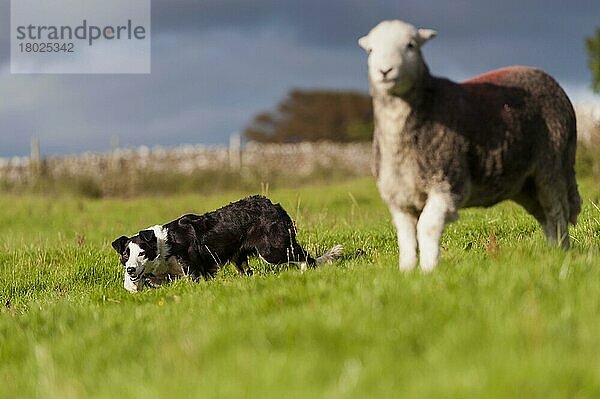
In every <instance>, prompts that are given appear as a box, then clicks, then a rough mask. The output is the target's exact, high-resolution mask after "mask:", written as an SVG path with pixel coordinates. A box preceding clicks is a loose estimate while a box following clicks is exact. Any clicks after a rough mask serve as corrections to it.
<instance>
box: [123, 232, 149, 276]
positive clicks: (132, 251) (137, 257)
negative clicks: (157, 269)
mask: <svg viewBox="0 0 600 399" xmlns="http://www.w3.org/2000/svg"><path fill="white" fill-rule="evenodd" d="M127 249H128V252H129V258H128V259H127V261H126V262H125V273H126V274H128V275H129V276H130V277H131V280H132V281H137V280H140V279H141V277H142V275H143V274H144V273H152V272H153V270H152V271H150V270H146V266H147V265H148V262H149V261H150V259H148V258H147V257H146V252H145V251H144V250H143V249H142V248H141V247H140V246H139V245H138V244H136V243H134V242H130V243H129V244H128V245H127ZM131 268H133V269H135V273H131V272H130V269H131Z"/></svg>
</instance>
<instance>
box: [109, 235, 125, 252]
mask: <svg viewBox="0 0 600 399" xmlns="http://www.w3.org/2000/svg"><path fill="white" fill-rule="evenodd" d="M127 241H129V238H128V237H125V236H121V237H119V238H117V239H116V240H114V241H113V242H112V247H113V248H114V249H115V251H117V252H118V253H120V254H122V253H123V252H124V251H125V246H126V245H127Z"/></svg>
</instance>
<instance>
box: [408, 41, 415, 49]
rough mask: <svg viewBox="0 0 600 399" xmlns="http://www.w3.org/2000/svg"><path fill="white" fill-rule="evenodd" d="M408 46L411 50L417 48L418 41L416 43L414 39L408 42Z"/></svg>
mask: <svg viewBox="0 0 600 399" xmlns="http://www.w3.org/2000/svg"><path fill="white" fill-rule="evenodd" d="M406 47H408V48H409V49H411V50H412V49H415V48H417V43H415V42H414V41H412V40H411V41H410V42H408V45H407V46H406Z"/></svg>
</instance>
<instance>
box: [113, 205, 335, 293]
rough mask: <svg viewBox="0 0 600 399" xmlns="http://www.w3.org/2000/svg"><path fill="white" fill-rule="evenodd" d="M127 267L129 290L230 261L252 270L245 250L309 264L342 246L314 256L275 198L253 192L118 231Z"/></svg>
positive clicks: (207, 273)
mask: <svg viewBox="0 0 600 399" xmlns="http://www.w3.org/2000/svg"><path fill="white" fill-rule="evenodd" d="M112 246H113V248H114V249H115V250H116V251H117V252H118V253H119V254H120V255H121V263H122V264H123V266H124V267H125V278H124V286H125V289H127V290H128V291H130V292H136V291H140V290H141V289H142V287H143V286H144V285H149V286H155V285H159V284H160V283H161V282H164V281H169V280H170V279H171V278H176V277H179V276H183V275H186V276H190V277H192V278H194V279H198V278H199V277H204V278H211V277H214V275H215V274H216V273H217V271H218V270H219V268H220V267H221V266H223V265H224V264H226V263H227V262H232V263H233V264H234V265H235V266H236V268H237V270H238V271H239V272H240V273H241V274H245V275H252V269H250V268H249V267H248V257H249V256H256V255H258V256H260V257H261V258H262V259H263V260H265V261H266V262H268V263H271V264H284V263H299V264H300V268H301V269H302V270H304V269H305V268H306V267H307V266H311V267H314V266H316V265H319V264H322V263H326V262H329V261H332V260H333V259H335V258H336V257H338V256H339V255H340V254H341V253H342V250H343V247H342V246H341V245H335V246H334V247H333V248H331V249H330V250H329V251H328V252H327V253H325V254H324V255H322V256H320V257H318V258H316V259H315V258H312V257H311V256H310V255H309V254H308V253H307V252H306V251H305V250H304V249H302V247H301V246H300V245H299V244H298V242H297V241H296V230H295V227H294V224H293V222H292V219H291V218H290V217H289V215H288V214H287V212H286V211H285V210H284V209H283V208H282V207H281V205H279V204H273V203H272V202H271V201H270V200H269V199H268V198H265V197H262V196H259V195H255V196H252V197H248V198H244V199H241V200H239V201H237V202H234V203H231V204H229V205H227V206H224V207H223V208H220V209H217V210H216V211H213V212H209V213H205V214H204V215H193V214H189V215H184V216H182V217H180V218H179V219H176V220H173V221H172V222H169V223H167V224H165V225H162V226H161V225H156V226H153V227H150V228H148V229H146V230H142V231H140V232H139V233H138V234H136V235H134V236H133V237H126V236H121V237H119V238H117V239H116V240H115V241H114V242H113V243H112Z"/></svg>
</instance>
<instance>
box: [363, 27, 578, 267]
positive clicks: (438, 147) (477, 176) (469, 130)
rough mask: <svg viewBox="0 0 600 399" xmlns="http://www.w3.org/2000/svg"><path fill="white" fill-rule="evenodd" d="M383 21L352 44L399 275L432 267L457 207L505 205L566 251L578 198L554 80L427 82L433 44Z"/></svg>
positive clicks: (535, 74) (531, 73) (568, 124)
mask: <svg viewBox="0 0 600 399" xmlns="http://www.w3.org/2000/svg"><path fill="white" fill-rule="evenodd" d="M435 35H436V32H435V31H433V30H431V29H417V28H415V27H414V26H413V25H410V24H408V23H405V22H402V21H398V20H395V21H383V22H381V23H380V24H379V25H377V26H376V27H375V28H373V29H372V30H371V31H370V32H369V34H368V35H366V36H364V37H362V38H360V39H359V41H358V42H359V44H360V46H361V47H363V48H364V49H365V50H366V51H367V53H368V54H369V55H368V75H369V85H370V91H371V96H372V97H373V110H374V115H375V131H374V138H373V150H374V172H375V175H376V178H377V186H378V188H379V192H380V194H381V196H382V198H383V200H384V201H385V202H386V203H387V205H388V207H389V209H390V212H391V214H392V219H393V223H394V225H395V227H396V230H397V236H398V246H399V248H400V259H399V260H400V269H401V270H411V269H413V268H414V267H415V265H416V263H417V247H418V250H419V256H420V259H419V260H420V266H421V268H422V269H423V270H424V271H430V270H432V269H433V268H434V267H435V265H436V263H437V260H438V255H439V243H440V238H441V235H442V232H443V230H444V226H445V224H446V223H448V222H451V221H453V220H455V219H456V218H457V210H458V209H459V208H463V207H472V206H491V205H493V204H496V203H498V202H500V201H503V200H507V199H511V200H513V201H515V202H517V203H518V204H520V205H522V206H523V207H524V208H525V209H526V210H527V211H528V212H529V213H530V214H531V215H533V216H534V217H535V218H536V219H537V221H538V222H539V223H540V224H541V226H542V227H543V230H544V233H545V235H546V238H547V239H548V241H549V242H551V243H557V244H559V245H562V247H563V248H568V247H569V235H568V223H569V222H570V223H572V224H573V225H575V223H576V221H577V215H578V214H579V211H580V209H581V198H580V197H579V192H578V190H577V181H576V180H575V171H574V162H575V147H576V126H575V114H574V111H573V107H572V105H571V102H570V101H569V99H568V97H567V95H566V94H565V92H564V91H563V90H562V89H561V87H560V86H559V85H558V83H557V82H556V81H555V80H554V79H553V78H552V77H550V76H549V75H547V74H546V73H544V72H542V71H541V70H539V69H535V68H530V67H522V66H513V67H507V68H502V69H498V70H495V71H491V72H488V73H486V74H483V75H481V76H478V77H475V78H473V79H470V80H467V81H465V82H462V83H455V82H452V81H450V80H447V79H443V78H438V77H434V76H432V75H430V73H429V69H428V67H427V65H426V64H425V62H424V61H423V57H422V54H421V50H420V48H421V46H422V45H423V44H424V43H425V42H426V41H427V40H429V39H431V38H432V37H434V36H435Z"/></svg>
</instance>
